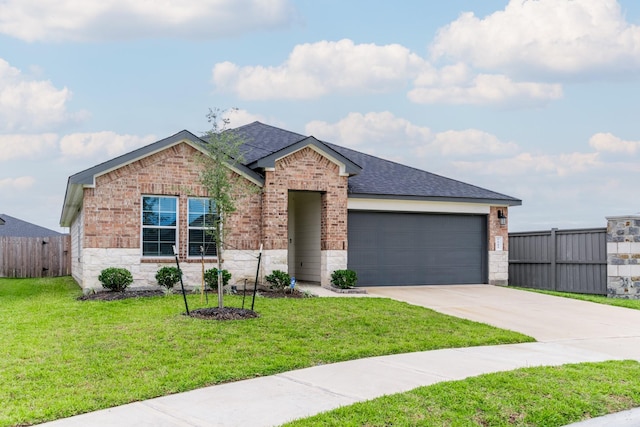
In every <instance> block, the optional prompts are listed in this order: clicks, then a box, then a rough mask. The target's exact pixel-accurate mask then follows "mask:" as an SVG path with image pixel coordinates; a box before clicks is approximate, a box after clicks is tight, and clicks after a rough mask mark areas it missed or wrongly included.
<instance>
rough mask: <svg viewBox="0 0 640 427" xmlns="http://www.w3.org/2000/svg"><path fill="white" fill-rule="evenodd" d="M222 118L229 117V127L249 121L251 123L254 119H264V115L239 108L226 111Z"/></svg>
mask: <svg viewBox="0 0 640 427" xmlns="http://www.w3.org/2000/svg"><path fill="white" fill-rule="evenodd" d="M224 118H226V119H229V128H236V127H239V126H243V125H246V124H249V123H253V122H255V121H259V122H265V121H266V119H265V117H264V116H262V115H259V114H252V113H250V112H248V111H247V110H241V109H236V110H229V111H227V114H225V117H224Z"/></svg>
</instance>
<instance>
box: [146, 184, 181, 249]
mask: <svg viewBox="0 0 640 427" xmlns="http://www.w3.org/2000/svg"><path fill="white" fill-rule="evenodd" d="M177 206H178V199H177V198H176V197H167V196H142V255H143V256H161V257H163V256H173V246H174V245H177V234H178V231H177V230H178V229H177V226H178V209H177Z"/></svg>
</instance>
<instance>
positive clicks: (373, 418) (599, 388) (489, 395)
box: [286, 361, 640, 427]
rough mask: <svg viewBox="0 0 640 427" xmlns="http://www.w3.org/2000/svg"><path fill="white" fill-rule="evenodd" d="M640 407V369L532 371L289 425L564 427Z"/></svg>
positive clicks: (607, 365)
mask: <svg viewBox="0 0 640 427" xmlns="http://www.w3.org/2000/svg"><path fill="white" fill-rule="evenodd" d="M637 406H640V363H638V362H637V361H622V362H620V361H612V362H601V363H583V364H572V365H563V366H557V367H539V368H524V369H518V370H516V371H510V372H499V373H493V374H486V375H481V376H478V377H473V378H468V379H466V380H461V381H453V382H443V383H438V384H435V385H432V386H428V387H420V388H416V389H414V390H411V391H409V392H406V393H398V394H394V395H390V396H383V397H380V398H377V399H373V400H370V401H367V402H361V403H356V404H354V405H350V406H345V407H342V408H338V409H336V410H333V411H330V412H326V413H323V414H319V415H316V416H313V417H310V418H305V419H302V420H299V421H295V422H292V423H289V424H286V426H288V427H311V426H322V427H325V426H340V427H347V426H368V427H376V426H380V427H386V426H428V427H431V426H478V427H483V426H491V427H500V426H505V427H507V426H531V427H537V426H544V427H555V426H564V425H566V424H570V423H573V422H577V421H581V420H584V419H588V418H595V417H598V416H601V415H605V414H609V413H613V412H618V411H622V410H625V409H630V408H634V407H637Z"/></svg>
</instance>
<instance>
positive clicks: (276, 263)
mask: <svg viewBox="0 0 640 427" xmlns="http://www.w3.org/2000/svg"><path fill="white" fill-rule="evenodd" d="M198 155H200V153H199V151H197V150H196V149H195V148H194V147H193V146H191V145H190V144H188V143H178V144H176V145H172V146H169V147H167V148H165V149H163V150H162V151H159V152H156V153H153V154H150V155H148V156H146V157H144V158H141V159H139V160H137V161H134V162H132V163H129V164H126V165H124V166H121V167H119V168H117V169H115V170H112V171H110V172H107V173H105V174H103V175H100V176H97V177H96V179H95V186H94V187H93V188H85V189H84V190H83V191H84V195H83V201H82V209H81V211H80V212H79V213H78V214H77V215H76V217H75V219H74V220H73V223H72V235H73V239H72V242H73V243H74V244H75V245H76V246H77V247H76V248H75V249H73V255H74V258H75V262H74V271H73V275H74V278H76V280H78V282H79V283H80V284H81V286H82V287H83V288H87V287H90V288H91V287H93V288H99V287H100V285H99V283H98V282H97V276H98V274H99V272H100V271H101V269H103V268H106V267H111V266H122V267H127V268H129V269H130V270H131V271H132V273H133V275H134V279H135V282H134V285H135V286H136V287H145V286H149V285H155V279H154V275H155V272H156V271H157V270H158V269H159V268H160V267H161V266H162V265H166V264H167V263H172V262H174V259H173V257H158V258H153V259H150V258H147V257H142V251H141V217H142V215H141V208H142V207H141V204H142V196H144V195H150V196H154V195H157V196H174V197H176V198H177V202H178V203H177V209H178V226H177V231H178V251H179V255H180V259H181V262H182V263H183V265H181V267H183V270H184V272H185V276H186V283H185V284H187V285H189V284H193V285H199V282H200V279H199V278H201V272H200V268H201V267H200V266H199V264H198V263H199V261H200V260H199V259H189V258H188V257H187V249H188V248H187V244H188V242H187V238H186V236H187V235H188V215H187V207H188V206H187V205H188V198H189V197H206V192H205V189H204V188H203V187H202V186H201V185H200V178H199V170H200V168H201V167H202V164H201V163H200V162H199V161H198V160H197V156H198ZM229 173H234V172H231V171H230V172H229ZM264 175H265V179H264V186H263V188H262V189H259V188H257V187H256V190H257V191H255V192H252V193H250V194H245V195H243V196H242V197H240V198H239V199H237V208H238V209H237V212H235V213H234V214H232V215H231V216H230V218H228V219H227V224H228V230H229V233H228V234H227V236H226V242H227V246H226V248H225V253H224V258H225V259H224V260H223V261H224V262H225V268H228V269H229V270H230V271H232V274H234V277H233V279H232V280H233V282H234V284H238V285H241V284H242V283H243V282H244V280H245V279H247V281H248V282H249V283H252V281H253V280H254V278H255V266H256V265H257V262H256V259H257V253H258V249H259V248H260V245H261V244H263V247H264V253H263V257H262V270H261V272H260V276H261V277H263V276H264V275H266V274H269V273H270V272H271V271H273V270H274V269H280V270H284V271H287V253H288V248H289V234H288V226H289V224H288V216H289V206H288V204H289V192H290V191H312V192H317V193H320V207H319V209H320V210H321V212H320V242H319V245H320V248H319V249H320V260H319V264H320V267H319V268H320V281H321V284H322V285H323V286H328V284H329V278H330V274H331V272H332V271H334V270H336V269H344V268H347V250H348V242H347V216H348V215H347V213H348V205H347V202H348V193H347V188H348V176H347V175H346V174H345V173H341V168H340V166H339V165H337V164H336V163H334V162H333V161H332V160H330V159H328V158H327V157H325V156H324V155H322V154H321V153H319V152H318V151H316V150H315V149H313V148H311V147H308V146H307V147H305V148H302V149H300V150H298V151H295V152H293V153H291V154H289V155H287V156H286V157H284V158H281V159H279V160H276V161H275V164H274V167H273V168H267V169H266V170H265V171H264ZM246 182H247V183H249V185H252V186H254V185H255V184H253V183H250V182H249V181H246ZM499 209H500V210H502V211H503V213H504V214H505V216H507V208H506V207H491V208H490V214H489V216H488V236H487V238H488V239H489V242H488V249H489V283H492V284H502V283H503V282H504V283H506V279H507V274H508V270H507V268H508V227H507V226H506V225H500V222H499V219H498V214H497V212H498V210H499ZM496 236H501V237H502V239H503V248H502V250H501V251H497V250H496V247H495V242H496V240H495V237H496ZM72 247H73V245H72ZM214 262H215V260H214V259H208V260H207V266H206V268H211V267H213V266H214V264H213V263H214Z"/></svg>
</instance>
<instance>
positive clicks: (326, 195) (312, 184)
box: [262, 147, 347, 250]
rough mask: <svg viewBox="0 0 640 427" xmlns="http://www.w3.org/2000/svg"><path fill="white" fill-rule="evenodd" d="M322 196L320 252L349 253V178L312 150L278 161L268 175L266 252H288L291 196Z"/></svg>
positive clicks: (264, 205) (265, 209)
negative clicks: (301, 193)
mask: <svg viewBox="0 0 640 427" xmlns="http://www.w3.org/2000/svg"><path fill="white" fill-rule="evenodd" d="M289 190H298V191H318V192H322V193H323V194H322V213H321V235H320V241H321V243H320V244H321V250H332V249H335V250H346V249H347V177H346V176H340V169H339V167H338V166H337V165H336V164H335V163H332V162H331V161H329V160H328V159H327V158H326V157H324V156H322V155H321V154H319V153H318V152H316V151H315V150H313V149H311V148H308V147H307V148H303V149H302V150H299V151H297V152H295V153H293V154H291V155H289V156H287V157H285V158H283V159H280V160H278V161H276V164H275V168H274V170H267V171H266V172H265V186H264V191H263V199H262V203H263V205H262V206H263V210H262V212H263V218H262V224H263V229H262V234H263V236H264V242H265V249H267V250H272V249H287V246H288V235H287V226H288V224H287V218H288V192H289Z"/></svg>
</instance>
